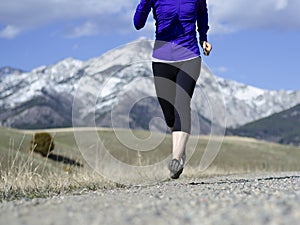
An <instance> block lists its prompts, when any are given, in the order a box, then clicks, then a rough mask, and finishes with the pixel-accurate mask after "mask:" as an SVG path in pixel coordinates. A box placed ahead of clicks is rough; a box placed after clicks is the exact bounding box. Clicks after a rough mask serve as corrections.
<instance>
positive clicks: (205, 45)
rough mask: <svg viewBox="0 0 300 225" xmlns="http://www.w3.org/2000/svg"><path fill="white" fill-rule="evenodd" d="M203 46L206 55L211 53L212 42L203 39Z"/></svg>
mask: <svg viewBox="0 0 300 225" xmlns="http://www.w3.org/2000/svg"><path fill="white" fill-rule="evenodd" d="M201 47H202V48H203V53H204V55H206V56H209V53H210V51H211V50H212V46H211V44H210V43H209V42H207V41H202V42H201Z"/></svg>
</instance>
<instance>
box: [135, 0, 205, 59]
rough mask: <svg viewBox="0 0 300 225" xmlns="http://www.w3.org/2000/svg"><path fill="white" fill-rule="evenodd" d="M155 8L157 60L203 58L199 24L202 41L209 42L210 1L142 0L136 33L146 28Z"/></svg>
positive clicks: (155, 56) (155, 48) (154, 51)
mask: <svg viewBox="0 0 300 225" xmlns="http://www.w3.org/2000/svg"><path fill="white" fill-rule="evenodd" d="M151 8H152V11H153V17H154V19H155V22H156V23H155V25H156V32H155V33H156V40H155V44H154V49H153V57H154V58H157V59H161V60H168V61H180V60H185V59H190V58H194V57H197V56H199V55H200V51H199V46H198V41H197V35H196V22H197V27H198V29H197V30H198V33H199V37H200V41H207V31H208V29H209V27H208V13H207V5H206V0H141V1H140V3H139V5H138V6H137V9H136V12H135V14H134V26H135V28H136V29H138V30H139V29H141V28H143V27H144V26H145V23H146V21H147V18H148V15H149V13H150V11H151Z"/></svg>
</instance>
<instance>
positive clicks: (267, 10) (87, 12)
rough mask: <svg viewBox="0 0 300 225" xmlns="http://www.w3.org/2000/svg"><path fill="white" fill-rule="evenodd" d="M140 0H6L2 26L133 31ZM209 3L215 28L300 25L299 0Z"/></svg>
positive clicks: (8, 30)
mask: <svg viewBox="0 0 300 225" xmlns="http://www.w3.org/2000/svg"><path fill="white" fill-rule="evenodd" d="M138 2H139V0H76V1H74V0H59V1H58V0H47V1H42V0H0V5H1V7H0V26H3V27H4V28H3V29H2V31H0V32H1V33H0V34H1V35H0V37H1V38H13V37H15V36H17V35H19V34H20V33H21V31H26V30H28V29H34V28H39V27H43V26H47V25H49V24H54V23H59V24H61V27H64V29H65V36H67V37H81V36H89V35H95V34H99V33H102V32H106V33H107V32H119V33H124V32H128V30H131V29H132V17H133V13H134V10H135V8H136V5H137V4H138ZM207 2H208V5H209V16H210V27H211V30H210V31H211V33H224V32H225V33H226V32H235V31H239V30H241V29H251V28H254V29H256V28H262V29H282V30H284V29H290V30H300V13H299V9H300V1H299V0H260V1H252V0H207ZM150 17H151V16H150ZM79 21H80V24H79V25H78V23H79ZM148 22H149V23H148V25H147V26H146V29H145V30H148V31H149V30H150V31H153V28H152V27H153V21H151V20H149V21H148ZM70 24H72V26H70ZM144 32H145V31H144Z"/></svg>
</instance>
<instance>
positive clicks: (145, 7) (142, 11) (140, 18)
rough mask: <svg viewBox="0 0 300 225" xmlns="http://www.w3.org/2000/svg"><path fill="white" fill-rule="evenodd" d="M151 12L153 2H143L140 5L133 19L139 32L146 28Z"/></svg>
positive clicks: (147, 0) (148, 0) (146, 0)
mask: <svg viewBox="0 0 300 225" xmlns="http://www.w3.org/2000/svg"><path fill="white" fill-rule="evenodd" d="M150 11H151V0H141V2H140V4H138V6H137V8H136V10H135V14H134V18H133V23H134V26H135V28H136V29H137V30H139V29H141V28H143V27H144V26H145V24H146V21H147V18H148V15H149V13H150Z"/></svg>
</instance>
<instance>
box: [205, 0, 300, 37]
mask: <svg viewBox="0 0 300 225" xmlns="http://www.w3.org/2000/svg"><path fill="white" fill-rule="evenodd" d="M208 5H209V16H210V27H211V32H212V33H226V32H235V31H239V30H242V29H252V28H254V29H257V28H258V29H271V30H274V29H275V30H276V29H278V30H288V29H289V30H300V13H299V9H300V1H299V0H260V1H251V0H226V1H224V0H208Z"/></svg>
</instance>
